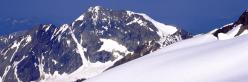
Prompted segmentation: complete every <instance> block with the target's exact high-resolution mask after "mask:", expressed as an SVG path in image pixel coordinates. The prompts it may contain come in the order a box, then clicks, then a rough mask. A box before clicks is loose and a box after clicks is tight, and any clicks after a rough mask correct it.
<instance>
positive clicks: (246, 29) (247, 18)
mask: <svg viewBox="0 0 248 82" xmlns="http://www.w3.org/2000/svg"><path fill="white" fill-rule="evenodd" d="M213 34H214V36H216V37H218V39H220V40H226V39H231V38H233V37H235V36H241V35H244V34H248V10H246V11H245V12H244V13H243V14H242V15H241V16H240V17H239V19H238V20H237V21H236V22H234V23H230V24H227V25H225V26H223V27H222V28H220V29H216V30H214V31H213Z"/></svg>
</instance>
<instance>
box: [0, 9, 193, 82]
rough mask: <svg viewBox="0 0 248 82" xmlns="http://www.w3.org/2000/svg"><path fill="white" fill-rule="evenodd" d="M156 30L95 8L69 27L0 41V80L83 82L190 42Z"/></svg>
mask: <svg viewBox="0 0 248 82" xmlns="http://www.w3.org/2000/svg"><path fill="white" fill-rule="evenodd" d="M156 26H158V25H156V24H155V23H154V20H150V19H148V18H147V17H145V15H142V14H138V13H133V12H130V11H124V10H120V11H116V10H111V9H105V8H102V7H98V6H97V7H92V8H90V9H89V10H88V12H86V13H84V14H83V15H82V16H80V17H79V18H78V19H77V20H75V21H74V22H73V23H72V24H64V25H62V26H60V27H56V26H54V25H52V24H49V25H38V26H36V27H35V28H33V29H31V30H28V31H23V32H17V33H13V34H10V35H6V36H1V37H0V51H1V55H0V79H2V81H3V82H17V81H24V82H27V81H47V80H51V79H53V80H55V81H58V80H63V79H65V80H69V81H76V80H82V79H85V78H90V77H92V76H95V75H97V74H99V73H101V72H103V71H104V70H106V69H108V68H110V67H113V66H116V65H120V64H122V63H125V62H127V61H130V60H132V59H135V58H138V57H141V56H144V55H146V54H148V53H150V52H152V51H155V50H157V49H159V48H161V47H162V46H167V45H169V44H172V43H174V42H177V41H180V40H182V39H186V38H190V37H191V35H190V34H189V33H187V32H185V31H183V30H181V29H178V28H176V27H172V26H168V28H170V29H173V30H175V31H168V32H167V31H162V30H161V27H156ZM164 26H166V25H164ZM168 28H165V29H168ZM56 79H57V80H56ZM65 80H64V81H65Z"/></svg>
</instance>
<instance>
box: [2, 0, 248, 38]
mask: <svg viewBox="0 0 248 82" xmlns="http://www.w3.org/2000/svg"><path fill="white" fill-rule="evenodd" d="M96 5H99V6H102V7H105V8H111V9H124V10H131V11H135V12H142V13H146V14H148V15H149V16H151V17H152V18H154V19H155V20H157V21H160V22H162V23H165V24H171V25H175V26H178V27H180V28H183V29H185V30H187V31H189V32H192V33H195V34H196V33H204V32H208V31H210V30H212V29H214V28H217V27H220V26H222V25H224V24H227V23H231V22H233V21H235V20H236V19H237V18H238V17H239V16H240V15H241V14H242V12H243V11H245V9H248V0H146V1H144V0H143V1H141V0H118V1H117V0H0V10H1V11H0V19H6V18H12V19H32V21H35V23H33V24H38V23H43V24H44V23H53V24H56V25H60V24H63V23H71V22H72V21H73V20H74V19H76V18H77V17H78V16H80V15H81V14H82V13H83V12H85V11H86V10H87V9H88V8H89V7H90V6H96ZM0 24H1V22H0ZM24 24H25V23H24ZM23 26H25V25H22V27H21V26H20V27H18V26H16V27H12V28H11V29H10V28H8V27H7V26H6V25H5V26H3V25H0V34H6V33H10V32H14V31H19V30H25V29H28V28H31V27H32V26H30V24H29V25H27V26H26V27H23Z"/></svg>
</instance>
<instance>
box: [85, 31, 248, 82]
mask: <svg viewBox="0 0 248 82" xmlns="http://www.w3.org/2000/svg"><path fill="white" fill-rule="evenodd" d="M247 45H248V35H243V36H239V37H236V38H232V39H228V40H217V38H216V37H214V36H213V35H211V34H204V35H198V36H196V37H194V38H192V39H188V40H184V41H181V42H178V43H175V44H172V45H170V46H167V47H164V48H162V49H160V50H158V51H155V52H154V53H151V54H149V55H146V56H144V57H141V58H138V59H136V60H133V61H131V62H128V63H125V64H123V65H120V66H118V67H115V68H113V69H110V70H108V71H106V72H104V73H102V74H100V75H98V76H96V77H94V78H91V79H88V80H86V82H99V81H101V82H248V78H247V77H248V66H247V63H248V51H247V49H248V46H247Z"/></svg>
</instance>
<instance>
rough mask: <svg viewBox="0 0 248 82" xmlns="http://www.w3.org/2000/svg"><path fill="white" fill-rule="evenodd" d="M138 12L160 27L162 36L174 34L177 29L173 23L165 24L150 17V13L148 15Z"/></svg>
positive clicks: (159, 32)
mask: <svg viewBox="0 0 248 82" xmlns="http://www.w3.org/2000/svg"><path fill="white" fill-rule="evenodd" d="M136 14H139V15H141V16H143V17H144V18H145V19H146V20H148V21H150V22H152V23H153V25H154V26H155V27H156V28H157V29H158V34H159V35H160V36H164V35H168V34H174V33H175V32H176V31H177V28H176V27H174V26H171V25H165V24H163V23H160V22H158V21H155V20H154V19H152V18H151V17H149V16H148V15H146V14H144V13H136Z"/></svg>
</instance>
